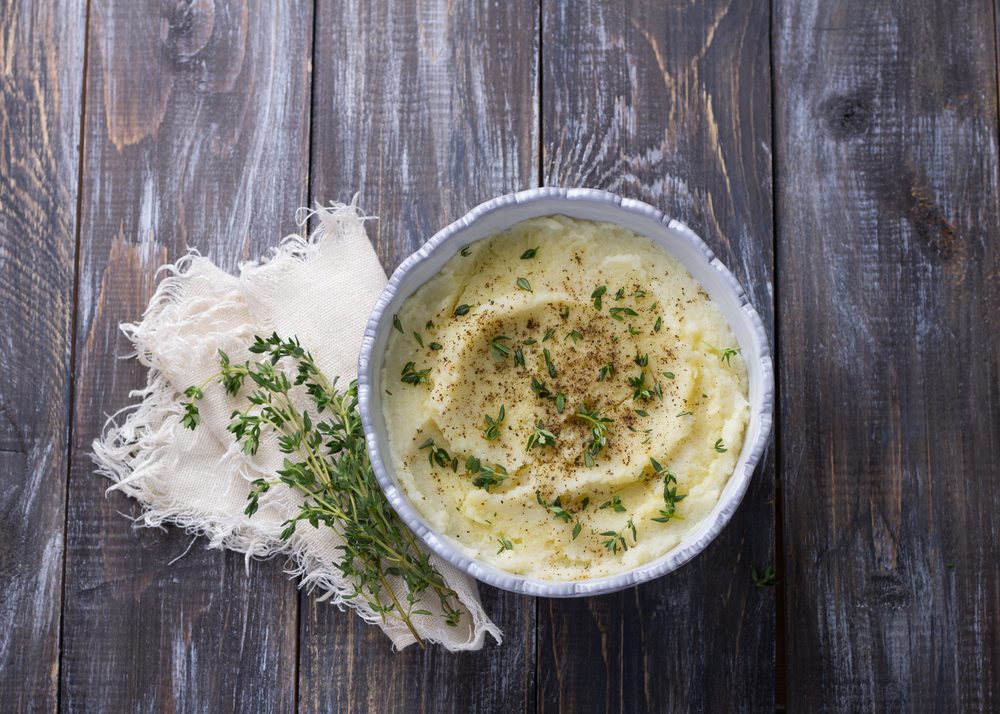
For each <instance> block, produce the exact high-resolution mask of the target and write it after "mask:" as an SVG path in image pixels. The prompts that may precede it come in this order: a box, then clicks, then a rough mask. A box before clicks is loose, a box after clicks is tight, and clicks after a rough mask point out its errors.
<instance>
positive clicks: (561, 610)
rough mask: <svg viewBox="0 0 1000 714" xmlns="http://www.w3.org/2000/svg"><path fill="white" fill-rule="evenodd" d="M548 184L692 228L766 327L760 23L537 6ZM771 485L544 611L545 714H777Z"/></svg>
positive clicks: (762, 16)
mask: <svg viewBox="0 0 1000 714" xmlns="http://www.w3.org/2000/svg"><path fill="white" fill-rule="evenodd" d="M543 7H544V13H543V19H542V36H543V45H542V46H543V53H542V67H543V82H542V87H543V92H542V119H543V144H544V147H545V154H544V157H543V162H542V163H543V167H544V180H545V183H547V184H551V185H562V186H589V187H594V188H607V189H609V190H612V191H616V192H618V193H621V194H623V195H625V196H629V197H634V198H639V199H642V200H645V201H648V202H650V203H652V204H654V205H656V206H659V207H660V208H662V209H663V210H664V211H665V212H667V213H668V214H670V215H672V216H674V217H676V218H679V219H681V220H683V221H685V222H686V223H688V224H689V225H690V226H691V227H692V228H694V230H695V231H697V232H698V233H699V234H701V235H702V236H703V237H704V238H705V239H706V240H707V241H708V243H709V244H710V245H711V247H712V248H713V250H715V251H716V252H717V253H718V254H719V256H720V258H721V259H722V260H723V261H724V262H725V263H726V264H727V265H728V266H729V267H730V268H732V269H733V271H734V272H735V274H736V276H737V278H738V279H739V280H740V281H741V282H742V283H743V285H744V286H745V287H746V289H747V290H748V292H749V293H750V294H751V295H752V296H753V297H754V303H755V305H756V306H757V308H758V309H759V310H760V312H761V314H762V316H763V317H764V320H765V322H766V323H770V322H771V314H772V310H771V291H770V280H771V274H772V229H771V223H772V204H771V192H770V179H771V157H770V149H769V147H770V141H771V125H770V116H771V114H770V113H771V106H770V72H769V55H768V48H769V44H768V32H769V7H768V3H767V2H764V1H763V0H761V1H754V2H741V3H729V2H722V1H721V0H720V1H710V2H702V3H662V2H652V1H649V2H634V3H628V4H627V5H622V4H619V3H610V2H592V3H587V4H586V6H585V7H582V6H580V5H578V4H569V3H559V2H555V1H548V0H546V1H545V2H544V3H543ZM773 479H774V467H773V462H772V461H771V460H770V459H768V460H767V463H766V464H765V465H764V466H763V467H762V469H761V470H760V471H759V472H758V473H757V475H756V476H755V478H754V480H753V483H752V485H751V487H750V490H749V492H748V493H747V495H746V498H745V500H744V503H743V505H742V507H741V508H740V510H739V511H738V513H737V514H736V516H735V517H734V518H733V520H732V522H731V523H730V524H729V526H728V527H727V528H726V529H725V531H724V532H723V533H722V534H721V535H720V537H719V538H718V539H717V540H716V541H715V542H714V543H713V544H712V545H711V546H710V547H709V548H708V549H707V550H706V551H705V552H704V553H702V554H701V555H700V556H699V557H698V558H697V559H696V560H694V561H692V562H691V563H689V564H688V565H686V566H685V567H683V568H682V569H681V570H680V571H678V572H676V573H673V574H671V575H669V576H667V577H665V578H662V579H660V580H658V581H656V582H653V583H649V584H646V585H643V586H641V587H639V588H637V589H633V590H630V591H627V592H624V593H620V594H616V595H611V596H607V597H603V598H599V599H592V600H581V601H548V602H544V603H542V607H541V609H540V611H539V622H538V627H539V645H540V647H539V660H538V667H539V704H540V706H541V708H542V709H545V710H555V709H557V708H558V709H560V710H565V711H595V710H599V709H600V710H605V711H618V710H626V711H711V712H717V711H727V710H740V711H767V710H772V711H773V706H774V675H775V673H774V643H773V641H774V616H773V612H774V600H773V592H771V591H770V590H762V589H759V588H756V587H755V586H754V584H753V582H752V580H751V577H750V572H751V568H752V567H753V566H754V565H757V566H758V567H759V566H762V565H764V564H767V563H770V562H771V560H772V539H773V533H774V513H773V505H772V501H771V499H772V494H773V483H774V481H773Z"/></svg>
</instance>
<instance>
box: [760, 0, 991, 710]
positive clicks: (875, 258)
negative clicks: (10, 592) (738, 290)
mask: <svg viewBox="0 0 1000 714" xmlns="http://www.w3.org/2000/svg"><path fill="white" fill-rule="evenodd" d="M992 12H993V9H992V7H991V5H990V3H989V2H988V0H969V1H966V2H951V1H949V0H932V1H928V2H923V3H920V9H919V11H918V10H917V9H916V8H911V6H910V5H909V4H900V3H897V2H889V1H883V0H847V1H844V2H839V3H829V2H823V1H822V0H811V1H807V2H786V1H785V0H779V2H777V3H776V6H775V15H774V37H775V70H776V72H775V79H776V84H775V86H776V96H775V106H776V113H775V117H776V124H775V128H776V136H777V137H778V141H777V146H776V165H777V196H778V208H779V210H778V213H777V216H778V256H779V264H778V276H779V286H778V288H779V290H778V295H779V297H780V304H781V311H780V316H781V321H780V334H781V341H780V344H781V353H780V361H781V396H782V423H783V425H784V427H783V431H782V435H783V438H782V454H783V465H782V473H783V478H784V480H783V484H784V504H785V511H784V512H785V516H784V531H785V544H786V551H787V559H786V565H787V569H786V578H787V581H788V585H787V589H786V592H787V597H788V600H787V618H788V619H787V623H788V626H787V646H788V663H789V677H788V687H789V702H788V703H789V709H790V710H791V711H819V710H821V709H822V710H826V711H907V712H919V711H948V712H950V711H962V712H976V711H996V709H997V707H998V706H1000V631H998V623H1000V569H998V567H997V564H998V563H1000V531H998V530H997V528H996V514H997V513H998V512H1000V491H998V490H997V488H996V485H997V480H998V477H1000V364H998V355H997V346H998V345H1000V317H998V315H1000V244H998V242H997V238H998V236H1000V210H998V201H997V196H998V185H997V167H998V161H997V86H996V69H997V68H996V64H995V49H996V48H995V40H994V27H993V14H992Z"/></svg>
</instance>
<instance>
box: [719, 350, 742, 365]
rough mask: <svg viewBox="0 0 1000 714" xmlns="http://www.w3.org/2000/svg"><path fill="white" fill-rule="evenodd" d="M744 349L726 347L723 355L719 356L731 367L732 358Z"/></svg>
mask: <svg viewBox="0 0 1000 714" xmlns="http://www.w3.org/2000/svg"><path fill="white" fill-rule="evenodd" d="M742 351H743V350H741V349H738V348H737V349H733V348H732V347H727V348H726V349H724V350H723V351H722V355H721V356H720V357H719V359H721V360H722V361H723V362H725V363H726V364H727V365H729V366H730V367H732V366H733V365H732V359H733V357H735V356H736V355H738V354H739V353H740V352H742Z"/></svg>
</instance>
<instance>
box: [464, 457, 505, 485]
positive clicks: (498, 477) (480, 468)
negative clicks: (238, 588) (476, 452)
mask: <svg viewBox="0 0 1000 714" xmlns="http://www.w3.org/2000/svg"><path fill="white" fill-rule="evenodd" d="M465 471H466V473H468V474H469V475H471V476H472V485H473V486H476V487H477V488H481V489H483V490H484V491H487V492H488V491H489V490H490V487H491V486H499V485H500V484H501V483H503V482H504V481H506V480H507V469H505V468H504V467H503V466H499V465H496V464H494V465H493V466H487V465H485V464H484V463H482V462H481V461H480V460H479V459H477V458H476V457H475V456H470V457H469V458H468V459H466V460H465Z"/></svg>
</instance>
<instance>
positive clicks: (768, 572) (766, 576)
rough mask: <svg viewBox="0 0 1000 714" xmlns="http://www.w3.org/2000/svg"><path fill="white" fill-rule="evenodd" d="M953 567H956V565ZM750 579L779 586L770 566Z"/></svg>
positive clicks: (762, 585)
mask: <svg viewBox="0 0 1000 714" xmlns="http://www.w3.org/2000/svg"><path fill="white" fill-rule="evenodd" d="M952 567H954V565H953V566H952ZM750 577H751V578H753V582H754V585H756V586H757V587H759V588H773V587H774V586H775V585H777V584H778V578H777V576H776V575H775V572H774V566H773V565H769V566H767V567H766V568H764V572H763V573H759V572H757V568H756V567H754V568H751V569H750Z"/></svg>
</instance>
